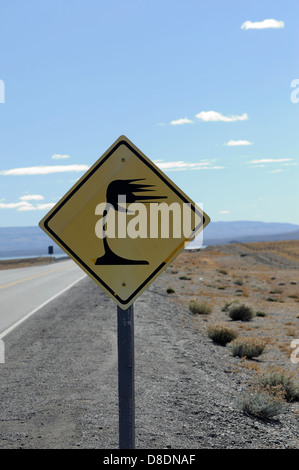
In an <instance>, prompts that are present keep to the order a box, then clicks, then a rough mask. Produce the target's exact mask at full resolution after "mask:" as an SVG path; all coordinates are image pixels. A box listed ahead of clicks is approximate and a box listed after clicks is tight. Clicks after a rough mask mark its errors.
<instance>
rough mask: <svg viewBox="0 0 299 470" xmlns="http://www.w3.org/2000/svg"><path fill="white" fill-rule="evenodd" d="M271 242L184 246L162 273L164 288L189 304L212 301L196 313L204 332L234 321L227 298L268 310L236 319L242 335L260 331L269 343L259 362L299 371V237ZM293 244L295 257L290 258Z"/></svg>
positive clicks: (230, 300)
mask: <svg viewBox="0 0 299 470" xmlns="http://www.w3.org/2000/svg"><path fill="white" fill-rule="evenodd" d="M286 243H287V244H288V246H289V249H288V250H287V249H286V245H285V244H286ZM281 246H282V248H281ZM270 247H272V249H269V244H268V243H257V244H255V243H251V244H231V245H223V246H215V247H208V248H207V249H206V250H202V251H197V252H196V251H195V252H194V251H192V252H188V251H185V252H184V253H183V254H182V255H180V256H179V257H178V258H177V259H176V260H175V261H174V263H173V264H172V265H171V267H170V268H168V270H167V275H166V276H164V277H163V278H161V283H160V289H161V290H162V291H163V290H164V292H166V289H167V288H173V290H175V293H174V294H172V297H173V299H174V300H175V301H176V302H178V303H179V304H180V305H184V306H185V307H186V308H188V305H189V302H190V301H191V300H192V299H196V300H198V301H200V302H206V303H207V304H208V305H209V306H210V307H211V309H212V313H211V315H208V316H204V318H203V316H201V317H200V316H199V317H195V318H194V324H195V325H196V328H198V330H199V331H200V332H201V333H202V334H205V333H206V330H207V325H209V324H213V323H215V322H223V323H225V324H230V325H232V322H231V320H230V319H229V318H228V316H227V314H226V313H225V312H223V311H222V308H223V307H224V306H225V304H226V303H227V302H232V301H234V300H237V301H239V302H242V303H246V304H249V305H251V306H252V307H253V309H254V311H255V312H257V311H262V312H264V313H265V314H266V316H265V317H255V318H254V319H253V320H252V321H251V322H233V323H234V325H233V326H234V327H235V328H237V330H238V333H239V334H241V335H242V336H248V337H258V338H260V339H262V340H264V341H266V343H267V347H266V350H265V353H264V354H263V356H262V358H261V359H260V360H259V362H258V364H254V366H255V367H256V368H257V369H259V368H269V367H270V366H273V367H274V366H282V367H284V368H287V369H289V370H291V371H293V372H295V373H296V374H298V367H299V366H298V365H297V367H296V365H294V364H292V363H291V361H290V354H291V353H292V351H293V349H292V348H291V347H290V343H291V341H292V340H293V339H295V338H299V275H298V274H299V262H298V261H299V260H298V258H297V252H296V249H298V247H299V241H297V242H293V241H292V242H278V243H275V242H273V243H271V244H270ZM274 248H275V249H274ZM292 248H293V253H294V257H293V259H290V254H291V253H292ZM285 251H287V253H286V254H285ZM286 256H287V257H286ZM183 277H185V278H187V279H181V278H183ZM250 365H251V366H252V364H249V365H248V364H246V366H247V367H250Z"/></svg>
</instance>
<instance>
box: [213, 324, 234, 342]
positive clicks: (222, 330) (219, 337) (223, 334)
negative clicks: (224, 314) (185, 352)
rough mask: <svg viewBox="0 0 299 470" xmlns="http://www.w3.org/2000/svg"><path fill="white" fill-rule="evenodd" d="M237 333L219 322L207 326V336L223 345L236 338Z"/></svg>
mask: <svg viewBox="0 0 299 470" xmlns="http://www.w3.org/2000/svg"><path fill="white" fill-rule="evenodd" d="M237 336H238V333H237V332H236V331H235V330H233V329H232V328H229V327H227V326H226V325H223V324H221V323H215V324H214V325H209V327H208V337H209V338H211V339H212V340H213V341H214V342H215V343H218V344H221V345H222V346H225V345H226V344H227V343H230V342H231V341H233V340H234V339H236V338H237Z"/></svg>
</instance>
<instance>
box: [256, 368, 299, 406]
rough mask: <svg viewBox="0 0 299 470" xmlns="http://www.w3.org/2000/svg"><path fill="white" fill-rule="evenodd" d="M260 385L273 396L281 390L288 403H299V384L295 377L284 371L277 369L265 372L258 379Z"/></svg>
mask: <svg viewBox="0 0 299 470" xmlns="http://www.w3.org/2000/svg"><path fill="white" fill-rule="evenodd" d="M258 381H259V385H260V386H261V387H263V388H265V389H267V390H268V391H270V392H271V393H272V394H275V390H276V389H277V388H279V389H280V390H281V391H282V392H283V394H284V396H285V400H286V401H288V402H291V401H299V382H298V380H296V379H295V377H294V375H293V374H292V373H290V372H288V371H286V370H284V369H281V368H275V369H271V370H270V371H267V372H264V373H263V374H262V375H260V376H259V378H258Z"/></svg>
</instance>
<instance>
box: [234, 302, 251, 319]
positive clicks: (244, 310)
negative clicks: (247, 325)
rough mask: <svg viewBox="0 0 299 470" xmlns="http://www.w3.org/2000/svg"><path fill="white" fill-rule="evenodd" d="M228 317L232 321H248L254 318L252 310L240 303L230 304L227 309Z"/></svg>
mask: <svg viewBox="0 0 299 470" xmlns="http://www.w3.org/2000/svg"><path fill="white" fill-rule="evenodd" d="M227 313H228V316H229V317H230V318H231V319H232V320H234V321H237V320H241V321H250V320H252V318H253V317H254V315H255V314H254V311H253V308H252V307H251V306H250V305H247V304H242V303H232V304H231V305H230V306H229V307H228V308H227Z"/></svg>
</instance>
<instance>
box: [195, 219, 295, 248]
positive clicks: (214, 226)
mask: <svg viewBox="0 0 299 470" xmlns="http://www.w3.org/2000/svg"><path fill="white" fill-rule="evenodd" d="M298 239H299V225H295V224H287V223H279V222H251V221H236V222H211V223H210V224H209V225H208V226H207V228H206V229H205V230H204V232H203V244H204V245H221V244H222V245H224V244H227V243H242V242H243V243H245V242H262V241H277V240H298ZM197 243H198V242H197V241H196V240H195V241H194V242H192V245H196V244H197ZM190 247H191V244H190Z"/></svg>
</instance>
